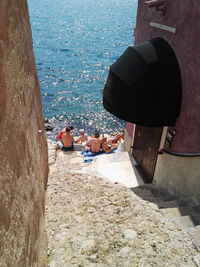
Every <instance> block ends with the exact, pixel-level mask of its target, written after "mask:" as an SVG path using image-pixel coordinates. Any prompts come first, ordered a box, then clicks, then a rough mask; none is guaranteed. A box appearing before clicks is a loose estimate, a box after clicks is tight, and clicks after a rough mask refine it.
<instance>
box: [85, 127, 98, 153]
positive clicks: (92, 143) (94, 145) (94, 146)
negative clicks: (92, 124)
mask: <svg viewBox="0 0 200 267" xmlns="http://www.w3.org/2000/svg"><path fill="white" fill-rule="evenodd" d="M99 136H100V135H99V132H97V131H95V133H94V137H92V138H91V139H90V140H89V142H88V143H87V144H86V146H88V147H89V148H90V151H91V152H93V153H99V152H100V149H101V143H102V141H101V139H100V138H99Z"/></svg>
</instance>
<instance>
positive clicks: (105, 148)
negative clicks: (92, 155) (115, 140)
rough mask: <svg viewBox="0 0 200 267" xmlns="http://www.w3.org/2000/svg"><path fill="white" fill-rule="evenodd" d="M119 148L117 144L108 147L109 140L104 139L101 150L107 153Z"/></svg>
mask: <svg viewBox="0 0 200 267" xmlns="http://www.w3.org/2000/svg"><path fill="white" fill-rule="evenodd" d="M117 146H118V145H117V144H113V145H108V143H107V138H106V137H103V139H102V143H101V148H102V150H103V151H104V152H105V153H110V152H112V151H113V150H114V149H115V148H117Z"/></svg>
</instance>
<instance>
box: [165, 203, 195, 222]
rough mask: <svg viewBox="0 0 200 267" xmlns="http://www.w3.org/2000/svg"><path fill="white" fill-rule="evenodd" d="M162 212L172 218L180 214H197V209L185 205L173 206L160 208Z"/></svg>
mask: <svg viewBox="0 0 200 267" xmlns="http://www.w3.org/2000/svg"><path fill="white" fill-rule="evenodd" d="M160 213H161V214H163V215H164V216H165V217H167V218H168V219H172V218H174V217H178V216H186V215H192V214H196V211H195V210H194V209H193V208H192V207H191V206H185V207H173V208H165V209H160Z"/></svg>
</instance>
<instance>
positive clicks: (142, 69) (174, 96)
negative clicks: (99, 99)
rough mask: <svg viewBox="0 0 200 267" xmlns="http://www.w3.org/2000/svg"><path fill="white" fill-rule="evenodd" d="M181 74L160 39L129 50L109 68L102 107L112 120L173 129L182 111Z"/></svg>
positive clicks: (172, 56) (174, 58)
mask: <svg viewBox="0 0 200 267" xmlns="http://www.w3.org/2000/svg"><path fill="white" fill-rule="evenodd" d="M181 87H182V86H181V73H180V68H179V64H178V61H177V59H176V55H175V53H174V51H173V49H172V48H171V46H170V45H169V44H168V42H167V41H166V40H164V39H163V38H159V37H158V38H154V39H151V40H149V41H147V42H145V43H141V44H139V45H136V46H132V47H128V48H127V50H126V51H125V52H124V53H123V54H122V56H121V57H120V58H119V59H118V60H117V61H116V62H115V63H114V64H113V65H111V66H110V71H109V75H108V79H107V82H106V85H105V87H104V89H103V105H104V107H105V108H106V109H107V110H108V111H109V112H110V113H112V114H114V115H115V116H117V117H119V118H120V119H122V120H125V121H127V122H132V123H135V124H138V125H142V126H149V127H161V126H174V125H175V123H176V119H177V117H178V116H179V115H180V108H181Z"/></svg>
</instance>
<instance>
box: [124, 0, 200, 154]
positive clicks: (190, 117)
mask: <svg viewBox="0 0 200 267" xmlns="http://www.w3.org/2000/svg"><path fill="white" fill-rule="evenodd" d="M167 2H168V3H167V13H166V15H162V12H161V11H156V9H155V7H154V8H148V7H147V6H145V0H139V1H138V14H137V24H136V29H135V44H138V43H140V42H144V41H147V40H149V39H151V38H153V37H162V38H164V39H165V40H167V41H168V42H169V44H170V45H171V46H172V47H173V49H174V51H175V53H176V56H177V59H178V62H179V65H180V69H181V76H182V86H183V88H182V90H183V94H182V108H181V115H180V117H179V118H178V120H177V123H176V126H175V129H176V131H177V134H176V136H175V137H174V139H173V144H172V147H171V150H172V151H177V152H200V38H199V35H200V20H199V18H200V5H199V1H191V0H184V1H181V3H180V0H173V1H167ZM151 21H152V22H156V23H160V24H164V25H167V26H170V27H175V28H176V33H175V34H173V33H170V32H167V31H164V30H159V29H155V28H153V27H151V26H149V22H151ZM163 97H164V95H163ZM169 105H170V103H169ZM128 127H129V126H128Z"/></svg>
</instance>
